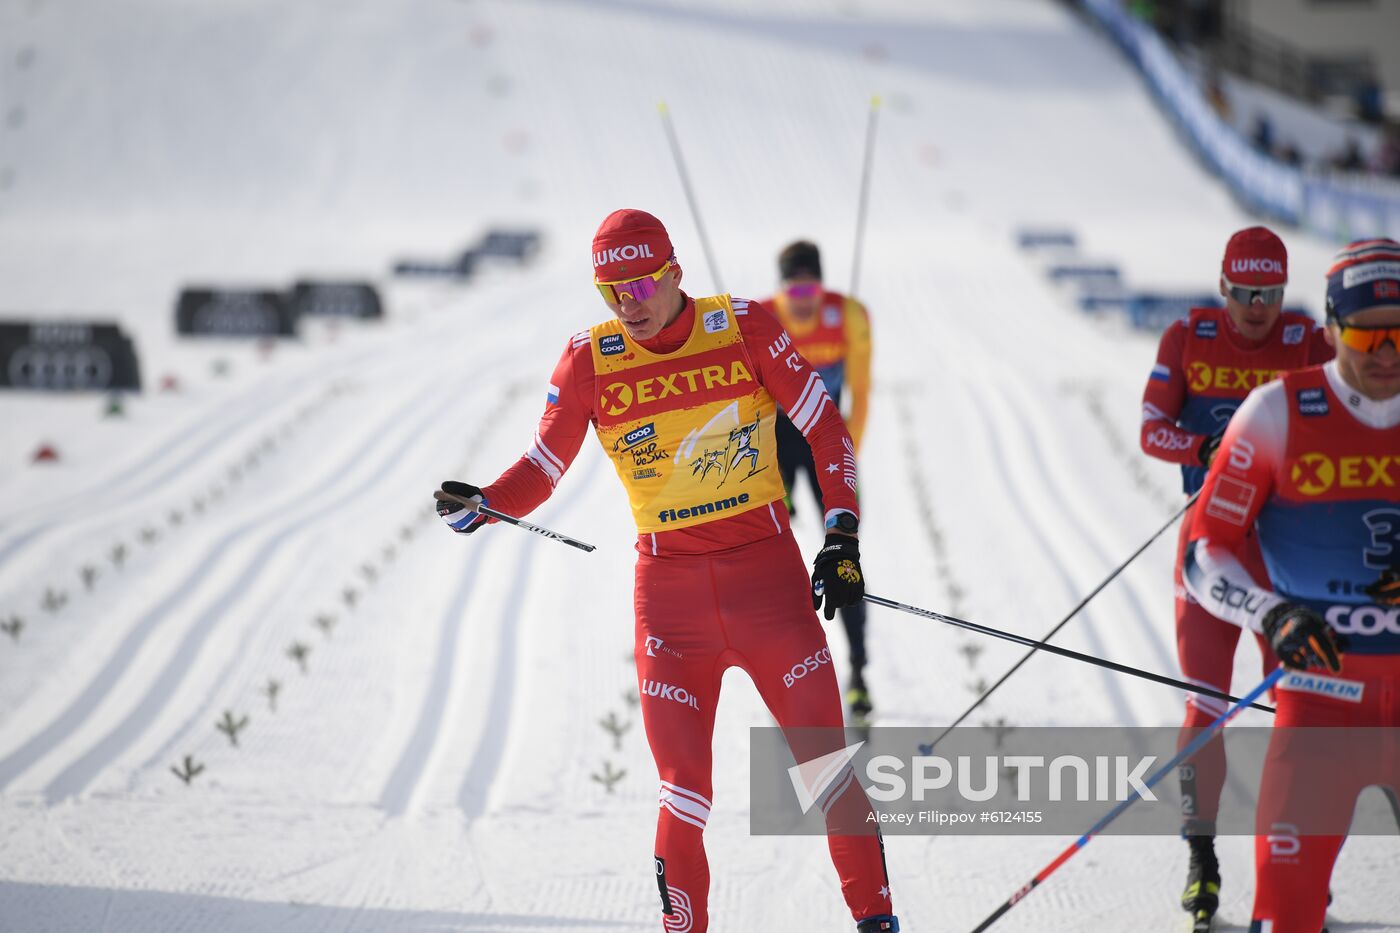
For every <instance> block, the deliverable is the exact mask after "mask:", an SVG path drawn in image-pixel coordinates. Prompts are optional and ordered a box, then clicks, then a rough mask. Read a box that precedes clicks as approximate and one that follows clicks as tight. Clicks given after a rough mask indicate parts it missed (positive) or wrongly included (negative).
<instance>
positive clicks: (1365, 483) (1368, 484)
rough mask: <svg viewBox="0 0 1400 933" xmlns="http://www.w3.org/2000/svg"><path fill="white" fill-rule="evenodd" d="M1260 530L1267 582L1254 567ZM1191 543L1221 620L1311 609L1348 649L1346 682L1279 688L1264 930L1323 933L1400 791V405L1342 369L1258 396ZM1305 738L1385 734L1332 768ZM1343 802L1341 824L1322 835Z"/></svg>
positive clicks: (1219, 465) (1317, 673)
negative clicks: (1386, 577)
mask: <svg viewBox="0 0 1400 933" xmlns="http://www.w3.org/2000/svg"><path fill="white" fill-rule="evenodd" d="M1251 529H1254V530H1255V532H1256V534H1257V537H1258V541H1259V547H1260V549H1261V550H1262V552H1263V556H1264V562H1265V564H1266V566H1267V568H1268V574H1269V576H1268V578H1267V579H1264V578H1260V577H1258V576H1256V575H1254V574H1253V573H1252V572H1251V571H1250V570H1249V568H1248V566H1247V564H1246V563H1245V562H1244V561H1242V560H1241V557H1240V555H1241V552H1242V551H1243V549H1244V548H1246V547H1247V546H1248V540H1249V535H1250V530H1251ZM1191 538H1192V541H1191V545H1190V548H1189V550H1188V553H1187V559H1186V571H1185V576H1186V584H1187V586H1188V587H1190V590H1191V592H1192V593H1193V594H1194V595H1195V597H1196V598H1197V599H1198V600H1200V602H1201V604H1202V605H1204V606H1205V607H1206V608H1207V609H1209V610H1210V611H1211V612H1213V613H1215V614H1216V615H1217V616H1218V617H1219V618H1221V619H1225V620H1227V621H1230V622H1234V623H1235V624H1237V625H1240V626H1248V627H1250V628H1252V629H1254V630H1255V631H1256V632H1257V631H1260V627H1261V622H1262V620H1263V618H1264V616H1265V615H1266V614H1267V613H1268V612H1269V611H1270V610H1271V609H1273V608H1274V607H1275V606H1277V605H1278V604H1279V603H1280V602H1289V603H1295V604H1302V605H1305V606H1309V607H1311V608H1313V609H1315V610H1316V611H1317V612H1318V613H1320V614H1321V615H1322V616H1323V617H1324V618H1325V619H1326V620H1327V622H1328V623H1329V624H1330V625H1331V626H1332V628H1333V629H1334V630H1336V631H1337V632H1338V633H1340V634H1341V635H1343V636H1345V639H1346V642H1347V646H1346V653H1345V654H1344V655H1343V657H1342V669H1341V672H1340V673H1339V674H1336V675H1333V674H1331V673H1329V672H1328V671H1326V669H1324V668H1317V669H1311V670H1308V671H1305V672H1289V673H1288V674H1286V675H1285V676H1284V678H1283V679H1282V680H1280V681H1279V683H1278V687H1277V689H1276V691H1275V695H1276V698H1277V708H1278V712H1277V714H1276V715H1275V717H1274V732H1273V734H1272V738H1271V739H1270V743H1269V753H1268V758H1267V759H1266V763H1265V769H1264V777H1263V786H1262V787H1261V788H1260V803H1259V808H1258V811H1257V816H1256V824H1257V835H1256V837H1255V845H1254V860H1255V874H1256V887H1255V899H1254V919H1255V927H1253V928H1252V929H1255V930H1258V931H1263V933H1317V931H1318V930H1319V929H1321V928H1322V924H1323V919H1324V913H1325V910H1326V907H1327V889H1328V881H1329V879H1330V877H1331V874H1332V865H1333V863H1334V862H1335V861H1336V858H1337V853H1338V851H1339V850H1340V849H1341V845H1342V840H1343V839H1344V838H1345V837H1344V836H1343V835H1341V833H1342V832H1345V827H1346V826H1347V825H1349V823H1350V821H1351V810H1352V807H1353V805H1354V801H1355V800H1356V796H1357V794H1359V793H1360V791H1361V790H1362V788H1364V787H1367V786H1369V785H1373V784H1375V785H1380V786H1382V787H1388V788H1390V790H1391V792H1392V793H1394V791H1395V790H1396V789H1397V783H1400V742H1397V741H1396V740H1395V727H1397V726H1400V607H1395V606H1383V605H1379V604H1377V603H1376V602H1375V601H1374V600H1373V599H1372V598H1371V597H1370V596H1368V595H1367V594H1366V592H1365V589H1366V587H1367V586H1369V585H1370V584H1372V583H1374V582H1375V581H1376V580H1377V579H1378V578H1379V577H1380V575H1381V573H1382V571H1383V570H1385V569H1387V568H1391V567H1394V566H1396V563H1397V561H1400V397H1396V398H1392V399H1389V400H1387V401H1384V402H1378V401H1375V400H1372V399H1368V398H1366V397H1365V396H1363V395H1361V394H1360V393H1359V392H1357V391H1356V390H1354V389H1352V388H1351V387H1350V386H1348V385H1347V384H1346V383H1345V381H1343V379H1342V377H1341V374H1340V372H1339V370H1338V368H1337V364H1336V363H1335V362H1333V363H1328V364H1326V365H1325V366H1320V367H1313V368H1310V369H1305V370H1302V371H1300V372H1294V373H1288V374H1287V375H1285V376H1284V377H1283V378H1282V380H1281V381H1277V382H1273V383H1270V384H1269V385H1267V386H1265V387H1263V388H1261V389H1258V390H1256V391H1255V392H1254V393H1253V394H1251V395H1250V396H1249V398H1248V400H1246V402H1245V403H1244V405H1243V406H1241V407H1240V410H1239V412H1238V414H1236V416H1235V418H1234V420H1233V421H1232V422H1231V423H1230V427H1229V429H1228V430H1227V431H1226V432H1225V438H1224V441H1223V443H1222V444H1221V447H1220V452H1219V454H1218V455H1217V456H1216V458H1215V462H1214V464H1213V465H1212V467H1211V470H1210V473H1209V475H1208V476H1207V478H1206V481H1205V485H1204V486H1203V487H1202V489H1201V499H1200V505H1199V506H1198V508H1197V509H1196V516H1195V519H1194V521H1193V522H1192V528H1191ZM1270 580H1271V581H1272V584H1270V583H1269V582H1268V581H1270ZM1305 726H1311V727H1333V726H1344V727H1372V728H1371V729H1368V730H1367V732H1366V733H1360V732H1354V733H1352V734H1353V735H1355V736H1356V738H1355V739H1354V740H1348V739H1347V733H1346V732H1338V733H1336V735H1337V736H1339V738H1338V740H1337V741H1339V742H1343V743H1348V742H1349V744H1344V745H1342V746H1340V747H1339V750H1338V751H1336V752H1334V753H1331V754H1328V755H1320V754H1316V753H1312V754H1308V753H1305V752H1299V751H1298V748H1299V747H1300V746H1299V745H1298V743H1300V742H1302V741H1303V739H1304V738H1306V735H1307V734H1306V733H1304V732H1302V731H1300V730H1299V729H1297V728H1295V727H1305ZM1382 729H1384V730H1386V731H1385V732H1384V733H1380V734H1381V735H1382V736H1383V738H1381V739H1379V740H1378V739H1377V738H1376V736H1377V734H1378V732H1379V730H1382ZM1319 731H1321V730H1319ZM1312 747H1313V748H1314V749H1315V748H1316V747H1317V746H1316V740H1313V746H1312ZM1334 804H1335V805H1339V806H1341V807H1342V808H1343V809H1342V811H1341V814H1340V815H1341V817H1342V819H1341V820H1340V821H1337V820H1334V821H1333V824H1334V825H1333V827H1332V828H1331V830H1330V831H1328V832H1326V833H1322V832H1313V833H1312V834H1310V833H1309V831H1308V830H1307V829H1306V826H1308V825H1310V824H1311V825H1317V811H1318V810H1319V809H1324V810H1325V809H1328V808H1332V807H1333V805H1334ZM1338 824H1339V825H1340V827H1341V828H1340V829H1338V828H1337V825H1338ZM1300 827H1304V828H1302V829H1300Z"/></svg>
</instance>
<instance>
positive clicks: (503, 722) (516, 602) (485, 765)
mask: <svg viewBox="0 0 1400 933" xmlns="http://www.w3.org/2000/svg"><path fill="white" fill-rule="evenodd" d="M603 462H604V461H603V460H602V459H601V458H596V457H593V458H589V460H588V465H587V466H586V467H585V468H584V473H583V482H582V485H581V487H580V492H579V493H573V494H570V495H569V496H567V497H566V498H564V499H563V500H562V501H558V502H556V503H555V504H554V507H553V508H550V509H547V510H546V511H545V514H544V515H543V517H542V518H541V520H540V524H541V525H543V526H544V527H546V528H548V527H550V526H551V525H556V524H559V523H560V520H561V519H567V518H568V516H569V513H570V512H572V511H573V510H574V507H575V506H576V505H577V504H578V502H579V499H580V493H581V490H582V489H584V488H587V487H588V486H590V485H592V483H593V480H594V479H595V478H596V476H597V473H598V470H599V467H600V464H602V463H603ZM541 546H543V545H542V542H540V541H531V540H529V538H528V537H527V538H526V540H525V541H522V542H521V545H520V552H521V554H522V558H521V559H520V561H519V563H520V564H522V565H523V566H522V568H521V569H520V571H518V572H517V573H516V575H515V582H514V586H513V587H512V588H511V593H510V596H509V598H508V602H507V605H508V606H510V607H511V612H510V613H509V614H508V615H506V616H503V617H502V619H501V626H502V639H501V647H500V652H499V655H498V657H497V661H496V665H495V669H496V671H497V672H499V674H500V675H501V676H500V678H498V679H497V681H496V682H495V685H494V688H493V689H492V691H491V706H490V708H489V709H488V710H487V715H486V723H487V726H488V727H487V728H486V729H483V730H482V732H481V739H480V741H479V742H478V743H477V747H476V750H475V751H474V752H473V753H472V757H471V759H470V761H471V767H470V768H468V769H467V773H466V775H465V776H464V777H463V778H462V783H461V785H460V787H459V788H458V791H457V805H458V807H460V808H461V810H462V812H463V813H465V814H466V816H467V819H469V820H472V819H476V818H477V817H479V816H481V815H482V814H483V813H484V812H486V805H487V803H488V802H489V801H490V792H491V789H492V787H493V786H494V784H495V781H496V779H497V776H498V774H499V772H500V768H501V764H502V763H503V762H504V761H505V757H506V756H505V750H506V742H507V741H508V737H509V736H510V735H512V734H513V730H511V729H508V728H506V726H507V719H508V717H509V714H510V711H511V708H512V706H513V705H514V702H515V690H516V687H515V684H516V673H517V670H518V665H517V664H516V651H517V648H518V647H519V641H520V627H521V624H522V623H523V622H524V619H523V617H522V613H521V607H523V606H524V605H525V601H526V596H527V595H528V592H529V582H530V578H531V577H532V576H533V574H534V572H535V561H536V557H537V555H538V554H539V549H540V547H541ZM579 556H582V555H581V554H580V555H579ZM493 724H494V725H495V726H496V728H491V725H493Z"/></svg>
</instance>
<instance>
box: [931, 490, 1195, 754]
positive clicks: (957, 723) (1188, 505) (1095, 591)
mask: <svg viewBox="0 0 1400 933" xmlns="http://www.w3.org/2000/svg"><path fill="white" fill-rule="evenodd" d="M1200 494H1201V493H1200V491H1199V490H1198V491H1196V492H1194V493H1192V494H1191V498H1189V499H1187V500H1186V504H1185V505H1183V506H1182V507H1181V508H1180V509H1178V510H1177V512H1176V514H1175V515H1173V516H1172V517H1171V518H1169V519H1167V521H1166V523H1165V524H1163V525H1162V527H1161V528H1158V529H1157V530H1156V531H1154V532H1153V533H1152V537H1150V538H1148V539H1147V540H1146V541H1144V542H1142V545H1141V546H1139V547H1138V549H1137V550H1136V551H1134V552H1133V553H1131V554H1129V555H1128V559H1127V560H1125V561H1123V563H1121V564H1119V565H1118V566H1117V567H1114V568H1113V572H1112V573H1110V574H1109V575H1108V576H1106V577H1104V578H1103V580H1102V581H1101V582H1100V583H1099V585H1098V586H1096V587H1094V588H1093V589H1092V590H1090V591H1089V595H1088V596H1085V597H1084V598H1083V599H1081V600H1080V601H1079V604H1078V605H1077V606H1075V607H1074V608H1073V609H1071V610H1070V611H1069V612H1068V613H1067V614H1066V615H1065V617H1064V618H1063V619H1061V620H1060V621H1059V622H1057V623H1055V627H1054V628H1052V629H1051V630H1050V631H1048V632H1046V633H1045V634H1044V635H1043V636H1041V639H1040V641H1038V642H1035V643H1034V644H1033V645H1032V646H1031V650H1030V651H1027V652H1026V653H1025V654H1024V655H1022V656H1021V660H1019V661H1017V662H1016V663H1015V664H1013V665H1011V669H1010V670H1008V671H1007V672H1006V673H1005V674H1002V675H1001V677H1000V678H999V679H998V680H997V682H996V683H994V684H992V685H991V686H990V687H988V688H987V689H986V691H985V692H984V693H983V694H982V695H981V696H979V697H978V698H977V699H975V700H973V701H972V705H971V706H969V707H968V708H967V709H965V710H963V713H962V715H961V716H959V717H958V718H957V719H955V720H953V724H952V725H951V726H948V727H947V728H946V729H944V730H943V731H942V732H940V733H939V734H938V738H936V739H934V740H933V742H932V743H930V744H932V745H937V744H938V743H939V742H941V741H943V738H944V736H946V735H947V734H948V733H949V732H952V731H953V730H954V729H956V728H957V727H958V726H960V725H962V722H963V720H964V719H966V718H967V717H968V716H971V715H972V711H973V710H975V709H976V708H977V707H979V706H981V705H982V701H983V700H985V699H987V697H989V696H991V695H992V694H993V693H994V692H995V691H996V689H997V688H998V687H1000V686H1001V685H1002V684H1004V683H1006V681H1007V680H1008V679H1010V677H1011V675H1012V674H1014V673H1016V672H1017V671H1018V670H1020V669H1021V665H1022V664H1025V663H1026V662H1027V661H1029V660H1030V659H1031V655H1033V654H1035V653H1036V652H1037V651H1039V650H1040V649H1041V648H1044V647H1045V643H1046V642H1047V641H1049V640H1050V639H1052V638H1054V637H1055V633H1056V632H1058V631H1059V630H1060V629H1062V628H1064V627H1065V623H1067V622H1068V621H1069V620H1070V619H1073V618H1074V617H1075V616H1077V615H1079V610H1081V609H1083V608H1084V607H1085V606H1087V605H1089V600H1091V599H1093V598H1094V597H1095V596H1097V595H1099V593H1101V592H1103V588H1104V587H1106V586H1108V585H1109V584H1110V583H1112V582H1113V581H1114V579H1115V578H1116V577H1117V576H1118V575H1119V574H1120V573H1122V572H1123V571H1124V570H1125V569H1127V566H1128V565H1129V564H1131V563H1132V562H1133V561H1135V560H1137V559H1138V557H1139V556H1141V554H1142V552H1143V551H1145V550H1147V548H1148V547H1149V546H1150V545H1151V544H1152V542H1153V541H1156V540H1157V539H1158V538H1160V537H1161V536H1162V532H1164V531H1166V530H1167V529H1168V528H1170V527H1171V526H1172V525H1174V524H1176V520H1177V519H1178V518H1180V517H1181V516H1182V515H1184V514H1185V513H1186V510H1187V509H1189V508H1191V506H1192V504H1194V503H1195V501H1196V498H1197V497H1198V496H1200Z"/></svg>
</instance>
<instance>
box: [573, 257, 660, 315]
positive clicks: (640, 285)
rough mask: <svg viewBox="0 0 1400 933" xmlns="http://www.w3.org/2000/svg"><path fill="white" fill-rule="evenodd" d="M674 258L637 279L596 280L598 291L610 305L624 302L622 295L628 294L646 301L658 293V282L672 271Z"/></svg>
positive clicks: (634, 299) (634, 298)
mask: <svg viewBox="0 0 1400 933" xmlns="http://www.w3.org/2000/svg"><path fill="white" fill-rule="evenodd" d="M674 261H675V260H674V259H668V260H666V265H664V266H662V267H661V268H660V269H657V270H656V271H655V272H650V273H648V274H646V275H642V276H638V277H637V278H635V279H623V280H622V281H620V282H596V281H595V282H594V283H593V284H594V285H596V286H597V288H598V293H599V294H601V295H602V296H603V300H604V301H606V302H607V303H608V304H610V305H620V304H622V296H623V295H627V296H629V297H630V298H631V299H632V300H633V301H646V300H647V299H648V298H650V297H651V296H652V295H655V294H656V289H657V283H658V282H660V281H661V279H662V277H663V276H665V275H666V273H667V272H670V271H671V263H672V262H674Z"/></svg>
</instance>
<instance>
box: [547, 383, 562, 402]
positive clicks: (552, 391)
mask: <svg viewBox="0 0 1400 933" xmlns="http://www.w3.org/2000/svg"><path fill="white" fill-rule="evenodd" d="M544 400H545V403H546V404H548V405H558V404H559V387H558V386H556V385H551V386H550V387H549V391H548V392H546V393H545V396H544Z"/></svg>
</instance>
